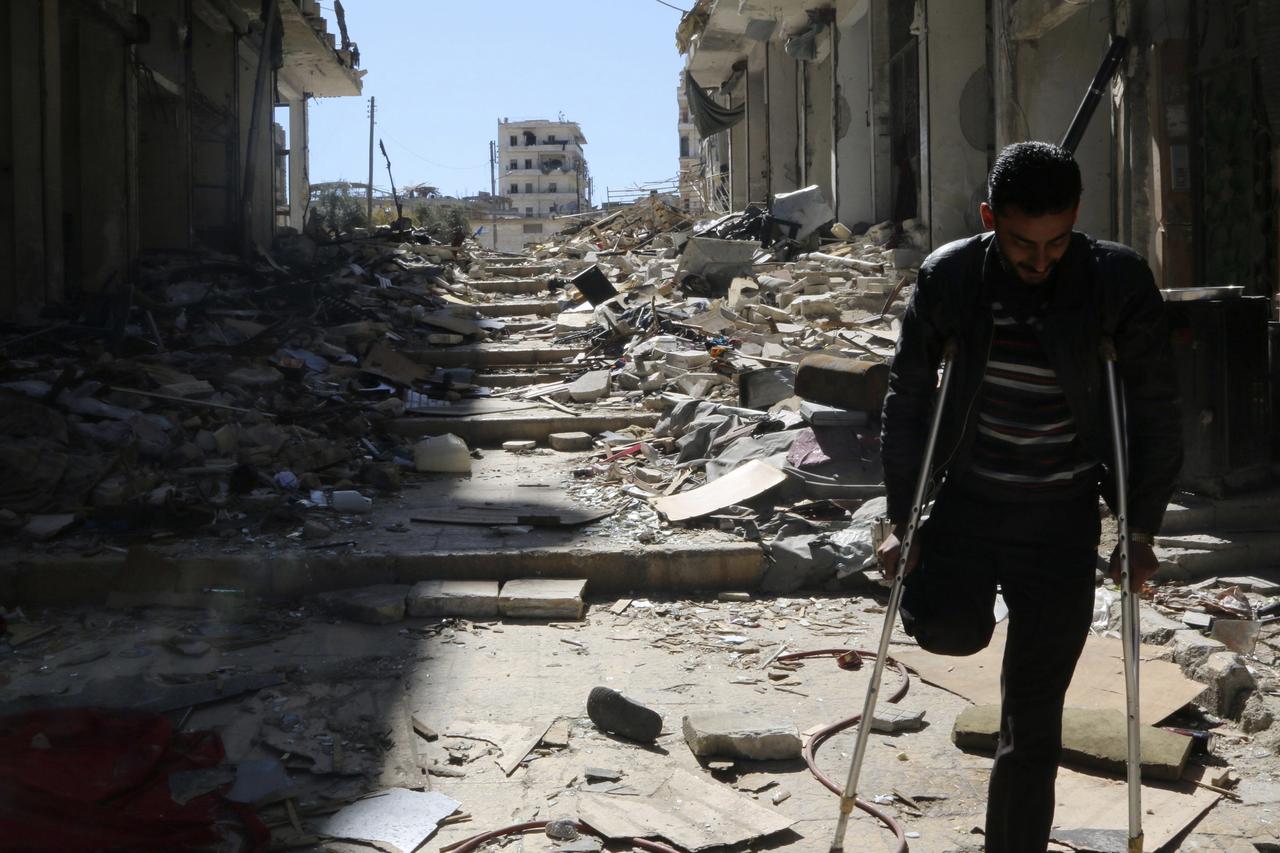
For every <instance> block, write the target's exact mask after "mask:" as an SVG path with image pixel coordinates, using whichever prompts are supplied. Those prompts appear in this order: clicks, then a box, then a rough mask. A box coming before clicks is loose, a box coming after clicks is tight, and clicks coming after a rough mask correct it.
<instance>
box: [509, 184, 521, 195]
mask: <svg viewBox="0 0 1280 853" xmlns="http://www.w3.org/2000/svg"><path fill="white" fill-rule="evenodd" d="M519 192H520V185H519V184H512V185H511V194H512V195H516V194H517V193H519Z"/></svg>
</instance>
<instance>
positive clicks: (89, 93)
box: [0, 0, 364, 319]
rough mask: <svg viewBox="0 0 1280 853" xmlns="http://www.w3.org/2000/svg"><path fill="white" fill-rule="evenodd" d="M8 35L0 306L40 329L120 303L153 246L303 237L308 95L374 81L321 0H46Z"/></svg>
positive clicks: (15, 13)
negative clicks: (282, 231)
mask: <svg viewBox="0 0 1280 853" xmlns="http://www.w3.org/2000/svg"><path fill="white" fill-rule="evenodd" d="M338 7H339V8H340V7H341V4H338ZM340 20H341V19H340ZM0 27H3V36H2V37H3V40H4V43H5V44H7V45H10V46H11V49H10V50H9V52H8V56H7V57H6V59H5V61H4V62H3V63H0V73H3V77H4V79H3V86H2V87H0V88H2V91H3V93H4V94H3V95H2V96H0V105H2V107H3V113H2V115H3V119H4V120H3V126H4V128H5V131H6V132H5V133H4V136H3V142H0V146H3V147H2V148H0V160H3V162H5V163H6V164H7V165H8V168H6V169H4V171H3V172H2V173H0V210H3V212H4V216H3V218H0V234H3V236H2V237H0V239H3V240H4V241H5V243H4V244H3V245H2V246H0V259H3V260H0V264H3V265H4V268H3V270H2V271H0V281H3V284H2V285H0V306H2V307H0V313H3V314H4V315H9V316H12V315H14V314H21V315H23V316H25V317H27V318H28V319H31V318H34V317H35V316H36V315H37V314H38V313H39V311H40V309H41V307H42V306H44V305H47V304H56V303H59V302H64V301H76V300H79V299H82V298H83V299H91V298H96V299H100V300H110V298H111V296H112V294H113V293H115V292H116V291H117V290H118V289H119V288H121V287H124V286H125V285H126V284H127V283H128V282H129V281H131V280H132V279H133V277H134V273H135V271H136V265H137V263H138V260H139V258H140V257H141V255H142V254H144V253H146V252H149V251H157V250H200V249H207V250H215V251H222V252H232V253H235V254H241V255H252V254H253V253H254V252H255V251H256V250H257V249H258V248H260V247H261V248H265V247H269V246H270V245H271V241H272V238H273V235H274V234H275V232H276V230H277V228H279V227H281V226H290V227H293V228H296V229H299V230H300V229H301V228H302V226H303V215H304V212H305V210H306V209H307V203H308V199H309V195H310V190H309V186H308V179H309V178H308V170H307V146H308V139H307V101H308V99H310V98H315V97H340V96H350V95H358V94H360V86H361V78H362V77H363V75H364V72H363V71H362V70H360V69H359V68H358V67H357V62H358V59H359V53H358V49H357V48H356V46H355V45H354V44H353V43H352V42H351V41H350V39H349V37H348V35H347V34H346V32H345V22H344V23H343V26H342V28H343V30H344V32H343V33H342V35H341V41H340V42H339V41H338V39H337V37H336V36H335V34H333V33H330V32H328V30H327V24H326V21H325V19H324V18H323V17H322V16H321V15H320V8H319V4H318V3H317V2H315V0H268V1H267V2H258V0H191V2H178V3H174V2H167V0H131V2H117V0H92V2H79V0H70V2H58V0H40V2H22V3H10V4H6V8H5V10H4V13H3V15H0ZM286 140H287V145H286V142H285V141H286Z"/></svg>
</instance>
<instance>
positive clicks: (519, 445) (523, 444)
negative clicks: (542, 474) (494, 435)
mask: <svg viewBox="0 0 1280 853" xmlns="http://www.w3.org/2000/svg"><path fill="white" fill-rule="evenodd" d="M537 446H538V442H536V441H527V440H526V441H504V442H502V449H503V450H505V451H507V452H508V453H518V452H520V451H525V450H533V449H534V448H535V447H537Z"/></svg>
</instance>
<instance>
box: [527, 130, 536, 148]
mask: <svg viewBox="0 0 1280 853" xmlns="http://www.w3.org/2000/svg"><path fill="white" fill-rule="evenodd" d="M524 144H525V145H537V144H538V137H537V135H536V134H534V132H533V131H532V130H526V131H524Z"/></svg>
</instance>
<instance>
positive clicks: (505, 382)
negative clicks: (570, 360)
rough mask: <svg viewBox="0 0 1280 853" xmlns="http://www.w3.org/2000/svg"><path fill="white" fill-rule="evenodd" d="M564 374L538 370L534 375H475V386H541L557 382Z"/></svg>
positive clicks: (564, 376)
mask: <svg viewBox="0 0 1280 853" xmlns="http://www.w3.org/2000/svg"><path fill="white" fill-rule="evenodd" d="M564 378H566V374H564V373H559V372H549V371H543V370H539V371H537V372H536V373H477V374H476V376H475V384H476V385H483V386H486V387H489V388H516V387H522V386H525V385H541V384H543V383H544V382H559V381H560V380H561V379H564Z"/></svg>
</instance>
